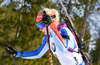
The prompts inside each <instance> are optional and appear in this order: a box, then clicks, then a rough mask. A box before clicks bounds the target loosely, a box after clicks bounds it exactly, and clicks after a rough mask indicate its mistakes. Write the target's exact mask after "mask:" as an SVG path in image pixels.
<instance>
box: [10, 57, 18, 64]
mask: <svg viewBox="0 0 100 65" xmlns="http://www.w3.org/2000/svg"><path fill="white" fill-rule="evenodd" d="M11 57H12V59H13V61H14V63H15V65H17V63H16V61H15V58H14V56H13V55H11Z"/></svg>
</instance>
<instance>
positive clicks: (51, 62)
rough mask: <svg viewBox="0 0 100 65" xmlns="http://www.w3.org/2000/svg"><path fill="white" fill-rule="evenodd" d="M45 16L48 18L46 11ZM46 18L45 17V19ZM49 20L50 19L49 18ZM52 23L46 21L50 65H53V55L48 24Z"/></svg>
mask: <svg viewBox="0 0 100 65" xmlns="http://www.w3.org/2000/svg"><path fill="white" fill-rule="evenodd" d="M43 14H44V15H46V16H47V14H46V11H43ZM44 18H45V17H44ZM47 19H48V18H47ZM49 22H51V21H50V20H48V21H44V23H46V31H47V43H48V47H49V57H50V65H53V60H52V54H51V50H50V42H49V32H48V23H49Z"/></svg>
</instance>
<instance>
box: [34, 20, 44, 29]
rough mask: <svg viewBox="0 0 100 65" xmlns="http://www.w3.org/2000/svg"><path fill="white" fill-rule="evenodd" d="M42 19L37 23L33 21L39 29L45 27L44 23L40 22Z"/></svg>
mask: <svg viewBox="0 0 100 65" xmlns="http://www.w3.org/2000/svg"><path fill="white" fill-rule="evenodd" d="M42 22H43V21H40V22H38V23H36V22H35V25H36V26H37V27H38V28H40V29H43V28H44V27H45V25H44V24H43V23H42Z"/></svg>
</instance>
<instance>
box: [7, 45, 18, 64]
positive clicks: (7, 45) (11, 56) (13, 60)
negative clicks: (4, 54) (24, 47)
mask: <svg viewBox="0 0 100 65" xmlns="http://www.w3.org/2000/svg"><path fill="white" fill-rule="evenodd" d="M5 47H6V48H7V49H8V50H10V49H9V46H8V45H7V44H5ZM10 51H11V50H10ZM11 52H12V51H11ZM10 56H11V58H12V59H13V61H14V63H15V65H17V63H16V61H15V58H14V56H13V55H10Z"/></svg>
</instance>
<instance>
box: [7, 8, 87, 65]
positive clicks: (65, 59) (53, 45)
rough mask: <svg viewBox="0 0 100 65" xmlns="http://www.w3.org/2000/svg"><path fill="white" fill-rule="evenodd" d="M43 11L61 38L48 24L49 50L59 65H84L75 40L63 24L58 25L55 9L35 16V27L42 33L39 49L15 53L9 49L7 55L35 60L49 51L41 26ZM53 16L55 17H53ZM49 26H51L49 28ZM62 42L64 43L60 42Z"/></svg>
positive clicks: (43, 26) (41, 11)
mask: <svg viewBox="0 0 100 65" xmlns="http://www.w3.org/2000/svg"><path fill="white" fill-rule="evenodd" d="M43 11H46V13H47V15H49V16H50V17H51V18H52V21H53V23H54V24H55V26H56V27H57V30H58V31H59V32H57V33H59V34H60V36H61V37H62V39H60V38H59V37H58V35H57V34H56V32H55V31H54V30H53V28H52V27H53V25H51V24H52V23H51V24H49V28H48V31H49V40H50V50H51V51H52V53H53V55H54V56H55V57H56V58H57V59H58V60H59V62H60V63H61V65H85V64H84V61H83V59H82V55H81V54H80V53H79V52H78V45H77V43H76V40H75V38H74V36H73V34H72V33H71V31H70V30H69V29H68V28H67V27H66V24H65V23H59V13H58V12H57V10H55V9H48V8H44V9H42V10H40V11H39V12H38V14H37V18H36V22H35V25H36V26H37V27H38V28H39V30H40V31H41V32H43V33H44V34H45V35H44V38H43V40H42V43H41V45H40V47H39V48H38V49H36V50H32V51H16V50H14V49H13V48H12V47H9V49H10V50H12V51H13V52H11V51H10V50H8V49H6V51H7V53H8V54H9V55H13V56H16V57H21V58H23V59H36V58H40V57H42V56H43V55H44V54H45V53H46V52H47V51H48V49H49V47H48V43H47V30H46V25H45V24H43V20H42V19H43V18H42V17H43ZM54 15H55V17H53V16H54ZM50 25H51V26H50ZM62 40H63V41H64V43H63V42H62Z"/></svg>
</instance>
